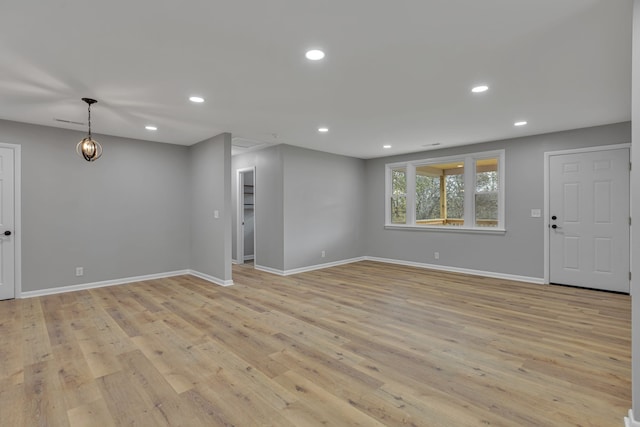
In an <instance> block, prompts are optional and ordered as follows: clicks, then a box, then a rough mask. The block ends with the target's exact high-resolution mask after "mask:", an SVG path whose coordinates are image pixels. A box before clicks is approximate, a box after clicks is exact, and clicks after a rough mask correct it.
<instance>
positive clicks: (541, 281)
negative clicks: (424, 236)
mask: <svg viewBox="0 0 640 427" xmlns="http://www.w3.org/2000/svg"><path fill="white" fill-rule="evenodd" d="M365 259H366V260H367V261H375V262H385V263H388V264H398V265H406V266H408V267H418V268H428V269H430V270H438V271H447V272H450V273H463V274H472V275H474V276H483V277H491V278H494V279H506V280H514V281H516V282H527V283H535V284H539V285H543V284H544V279H543V278H541V277H529V276H517V275H514V274H506V273H496V272H494V271H484V270H472V269H469V268H460V267H449V266H446V265H437V264H425V263H422V262H413V261H403V260H398V259H389V258H378V257H369V256H368V257H365Z"/></svg>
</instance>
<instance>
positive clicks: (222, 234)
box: [189, 133, 232, 281]
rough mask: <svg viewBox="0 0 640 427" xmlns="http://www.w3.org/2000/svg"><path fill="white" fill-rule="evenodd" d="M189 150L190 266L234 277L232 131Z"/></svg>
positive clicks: (208, 272) (205, 272)
mask: <svg viewBox="0 0 640 427" xmlns="http://www.w3.org/2000/svg"><path fill="white" fill-rule="evenodd" d="M189 151H190V161H191V163H190V166H191V168H190V169H191V183H190V184H191V185H190V189H191V195H192V196H191V233H190V236H191V268H192V269H193V270H195V271H197V272H200V273H204V274H206V275H209V276H212V277H214V278H216V279H219V280H223V281H227V280H231V215H232V212H231V208H230V207H231V134H229V133H223V134H220V135H218V136H215V137H213V138H210V139H207V140H205V141H202V142H199V143H198V144H196V145H193V146H191V147H190V150H189ZM215 211H218V213H219V218H217V219H216V218H215V217H214V212H215Z"/></svg>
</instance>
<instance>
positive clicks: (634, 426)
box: [624, 409, 640, 427]
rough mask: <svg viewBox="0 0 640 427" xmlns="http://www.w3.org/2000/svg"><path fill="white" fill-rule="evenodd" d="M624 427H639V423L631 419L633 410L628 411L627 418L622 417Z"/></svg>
mask: <svg viewBox="0 0 640 427" xmlns="http://www.w3.org/2000/svg"><path fill="white" fill-rule="evenodd" d="M624 425H625V427H640V421H636V420H635V418H634V417H633V410H632V409H629V416H628V417H624Z"/></svg>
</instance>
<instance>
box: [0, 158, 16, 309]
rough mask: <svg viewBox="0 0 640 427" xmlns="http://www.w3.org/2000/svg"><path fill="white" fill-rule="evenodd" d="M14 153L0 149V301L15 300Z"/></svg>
mask: <svg viewBox="0 0 640 427" xmlns="http://www.w3.org/2000/svg"><path fill="white" fill-rule="evenodd" d="M14 173H15V165H14V151H13V150H12V149H10V148H0V300H3V299H10V298H15V291H16V290H15V246H16V245H15V236H14V232H15V175H14Z"/></svg>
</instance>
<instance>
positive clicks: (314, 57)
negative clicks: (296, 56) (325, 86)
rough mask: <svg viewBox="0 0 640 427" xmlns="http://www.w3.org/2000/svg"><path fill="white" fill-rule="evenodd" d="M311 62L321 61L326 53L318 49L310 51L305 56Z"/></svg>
mask: <svg viewBox="0 0 640 427" xmlns="http://www.w3.org/2000/svg"><path fill="white" fill-rule="evenodd" d="M304 56H306V57H307V59H309V60H311V61H319V60H321V59H322V58H324V52H323V51H321V50H318V49H312V50H308V51H307V53H305V55H304Z"/></svg>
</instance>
